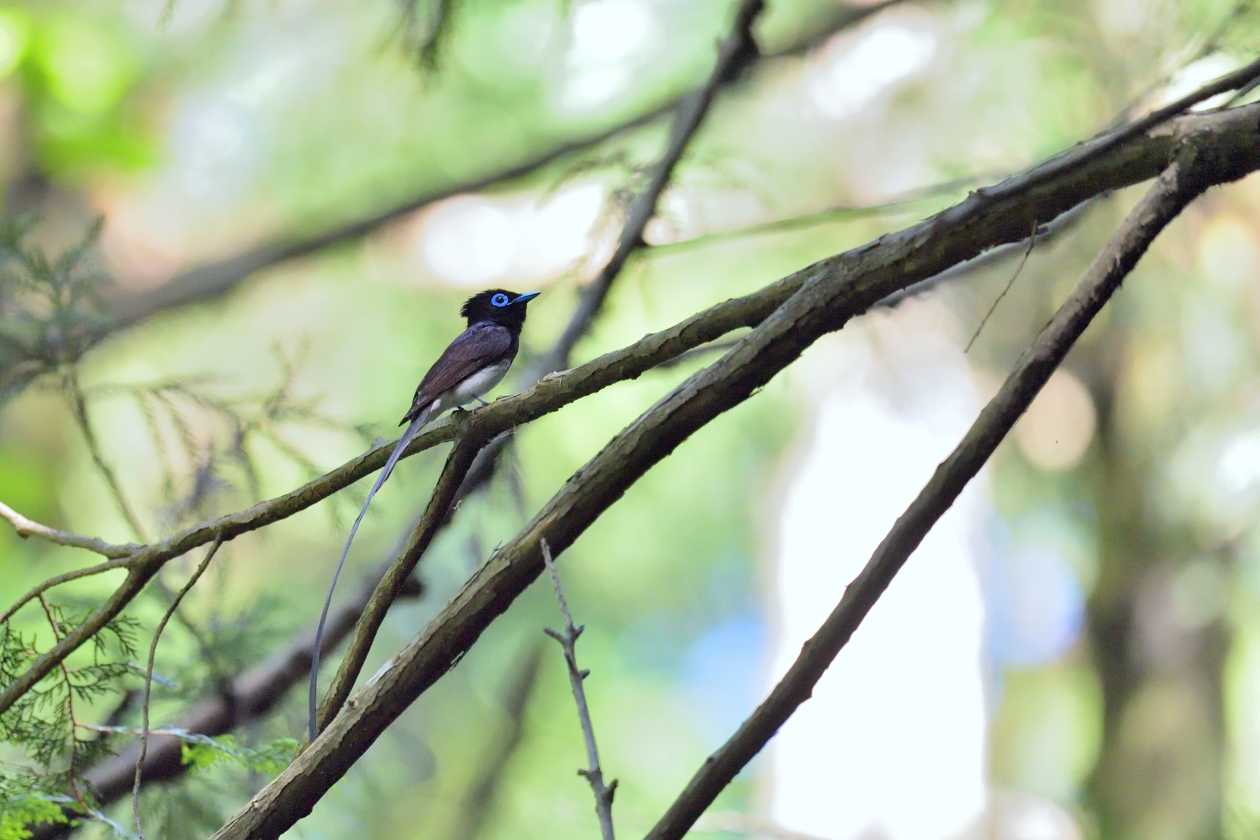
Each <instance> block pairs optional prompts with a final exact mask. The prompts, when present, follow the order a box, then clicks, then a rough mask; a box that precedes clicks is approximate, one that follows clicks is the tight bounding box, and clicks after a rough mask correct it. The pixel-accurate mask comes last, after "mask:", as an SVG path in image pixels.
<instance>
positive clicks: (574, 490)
mask: <svg viewBox="0 0 1260 840" xmlns="http://www.w3.org/2000/svg"><path fill="white" fill-rule="evenodd" d="M1258 128H1260V108H1254V107H1248V108H1240V109H1238V110H1236V111H1233V112H1230V113H1226V114H1219V115H1212V116H1194V117H1188V118H1185V119H1184V120H1182V121H1180V123H1179V124H1178V125H1177V126H1174V127H1170V128H1168V129H1165V130H1163V131H1158V132H1155V133H1154V135H1153V136H1152V137H1150V139H1149V140H1148V143H1152V144H1157V143H1161V142H1162V143H1167V145H1165V146H1163V148H1164V149H1165V152H1166V156H1165V158H1164V159H1163V161H1162V165H1160V166H1159V167H1158V168H1157V169H1156V171H1155V172H1150V169H1149V168H1147V166H1148V164H1149V161H1146V162H1144V160H1145V156H1144V155H1143V154H1142V153H1141V152H1140V151H1139V150H1140V149H1149V147H1148V145H1147V143H1134V144H1120V145H1118V146H1113V147H1112V148H1110V149H1108V150H1107V151H1106V152H1105V153H1100V154H1098V155H1097V156H1095V157H1093V158H1086V159H1085V163H1084V164H1083V165H1081V166H1079V167H1077V166H1074V165H1073V161H1075V160H1076V159H1077V157H1076V156H1077V155H1078V154H1089V149H1090V144H1085V145H1084V146H1082V147H1078V149H1080V150H1083V151H1073V152H1069V153H1065V154H1063V155H1059V156H1057V157H1056V158H1054V159H1052V160H1051V161H1048V162H1047V163H1044V164H1041V165H1039V166H1037V167H1034V168H1033V169H1031V170H1029V171H1028V172H1026V173H1024V174H1022V175H1019V176H1016V177H1015V178H1012V179H1009V180H1008V181H1007V182H1004V183H1003V184H1001V185H998V186H997V187H995V188H993V189H992V190H987V191H983V193H981V192H977V193H975V194H973V195H972V196H970V197H969V198H968V199H967V200H965V201H964V202H962V203H961V204H959V205H957V206H955V207H953V208H950V209H949V210H946V211H944V212H942V213H940V214H938V215H936V216H934V217H933V218H931V219H928V220H925V221H924V222H922V223H920V224H918V225H915V226H913V227H911V228H909V229H908V230H906V231H903V232H901V233H898V234H894V235H891V236H885V237H882V238H881V239H880V240H877V241H876V242H874V243H871V244H868V245H865V246H862V247H860V248H857V249H854V250H853V251H850V252H847V253H845V254H841V255H838V256H835V257H831V258H828V259H826V260H822V261H821V262H819V263H816V264H815V265H813V266H811V267H810V268H808V269H806V270H804V271H803V272H798V274H796V275H793V276H792V278H787V279H785V280H782V281H780V282H779V283H776V284H774V285H773V286H771V287H768V288H767V289H766V290H763V292H762V293H759V294H765V295H772V294H773V295H778V294H782V293H783V292H784V289H785V287H788V288H789V289H792V290H794V293H793V294H791V296H790V298H789V299H787V300H786V302H785V303H783V304H782V305H781V306H779V307H778V308H777V309H776V310H775V311H774V313H773V314H772V315H771V316H769V317H767V318H766V319H765V320H764V321H763V322H762V323H761V324H760V325H758V326H757V327H756V328H755V329H754V330H753V331H752V332H751V333H749V335H748V336H747V337H745V338H744V339H742V340H741V341H740V342H739V344H738V345H736V347H734V348H733V349H732V350H731V351H730V352H728V353H727V354H726V355H725V356H724V357H723V358H722V359H720V360H719V361H717V362H716V363H714V364H713V365H711V366H709V367H708V368H706V369H704V370H702V371H700V372H699V373H697V374H695V375H694V376H692V377H691V378H689V379H688V380H687V381H686V382H684V383H683V384H682V385H680V386H679V387H678V388H677V389H675V390H674V391H673V392H672V393H671V394H669V395H668V396H667V397H665V398H664V399H662V400H661V401H660V402H658V403H657V404H656V405H655V406H653V407H652V408H651V409H650V410H649V411H648V412H647V413H645V414H644V415H643V416H641V417H640V418H639V419H638V420H636V421H635V422H634V423H632V424H631V425H630V426H629V427H627V428H626V429H625V430H623V431H622V432H621V433H619V434H618V435H617V436H616V437H615V438H613V440H612V441H610V442H609V444H608V445H607V446H606V447H605V448H604V449H603V450H602V451H601V452H600V453H599V454H598V455H596V456H595V457H594V458H593V459H592V460H591V461H590V462H588V463H587V464H586V466H584V467H583V468H582V469H581V470H579V471H578V472H577V473H576V474H574V476H573V477H572V478H570V479H569V481H568V482H567V483H566V484H565V486H564V487H563V488H562V489H561V490H560V492H559V493H557V494H556V495H555V496H554V497H553V498H552V499H551V501H550V502H548V503H547V505H546V506H545V507H544V508H543V509H542V510H541V511H540V512H539V513H538V514H537V515H536V516H535V517H534V519H533V520H532V521H531V522H530V523H529V524H528V525H527V526H526V527H525V528H524V529H523V530H522V531H521V532H520V533H519V534H518V535H517V536H516V537H515V538H513V539H512V540H511V541H509V542H508V543H507V544H505V545H504V546H503V547H502V548H500V549H499V550H498V551H496V552H495V554H494V555H493V556H492V557H491V558H490V559H489V561H487V563H486V564H485V565H484V566H483V567H482V568H481V569H480V570H479V571H478V572H477V573H476V574H475V575H474V576H473V578H472V579H471V580H470V581H469V582H468V583H467V584H466V585H465V586H464V588H463V589H462V590H461V591H460V592H459V593H458V594H457V595H456V596H455V598H453V599H452V601H451V602H450V603H449V604H448V605H447V606H446V607H445V608H444V609H443V610H442V612H441V613H439V614H438V615H437V616H436V617H435V618H434V620H433V621H432V622H431V623H430V624H429V626H428V627H427V628H426V629H425V630H424V631H423V632H422V633H421V634H419V635H418V636H417V637H416V638H415V639H413V640H412V641H411V642H410V643H408V644H407V645H406V646H405V647H404V648H403V649H402V650H401V651H400V652H399V653H398V654H396V655H395V656H394V657H393V658H391V660H390V661H389V662H388V663H387V664H386V666H385V667H384V668H382V670H381V671H380V672H379V673H378V674H377V676H376V677H375V678H374V679H373V681H372V682H370V683H369V684H368V685H366V686H365V687H364V688H363V689H362V690H360V691H359V692H358V693H357V694H355V695H353V696H352V697H351V698H350V700H349V701H348V702H347V704H346V706H345V707H344V708H343V709H342V711H341V712H340V713H339V714H338V715H337V716H336V717H335V718H334V719H333V720H332V721H331V722H330V723H329V725H328V727H327V728H326V729H325V730H324V732H323V734H321V736H320V737H319V738H318V739H317V740H316V741H315V742H314V743H313V744H312V745H311V746H310V747H309V748H308V749H307V750H306V751H305V752H303V753H302V754H301V755H300V756H298V758H297V760H295V761H294V763H293V764H292V765H290V766H289V767H288V768H286V769H285V770H284V772H282V773H281V774H280V776H279V777H277V778H276V779H275V780H273V781H272V782H271V784H269V785H268V786H267V787H266V788H264V789H263V790H262V791H260V792H259V794H258V795H257V796H256V797H255V798H254V799H253V801H252V802H251V803H249V805H247V806H246V807H245V808H244V809H243V810H242V811H240V812H239V813H238V814H237V815H236V816H235V817H233V819H232V820H231V821H229V822H228V824H227V825H225V826H224V828H223V829H221V830H220V831H219V832H218V833H217V834H216V835H215V837H216V838H218V839H219V840H229V838H234V839H238V840H244V838H260V839H261V838H273V837H277V836H279V834H280V833H281V832H283V831H284V830H286V829H287V828H288V827H289V826H291V825H293V824H294V823H295V822H296V821H297V820H298V819H300V818H301V817H302V816H304V815H305V814H307V813H309V812H310V809H311V808H312V807H313V806H314V804H315V803H316V802H317V801H318V800H319V799H320V798H321V797H322V796H323V794H324V793H325V792H326V791H327V790H328V789H329V787H331V785H332V784H333V783H334V782H335V781H336V780H337V779H338V778H340V777H341V776H342V775H344V774H345V772H346V771H347V770H348V769H349V768H350V767H351V766H353V764H354V763H355V761H357V760H358V758H359V757H360V756H361V755H362V754H363V752H364V751H366V750H367V748H368V747H369V746H370V745H371V744H372V743H373V741H374V740H375V739H376V738H377V737H379V735H380V734H381V733H382V732H383V731H384V730H385V728H386V727H387V726H388V725H389V724H390V723H391V722H392V721H393V720H394V719H395V718H396V717H397V716H398V715H399V714H401V713H402V711H403V710H404V709H406V708H407V706H408V705H409V704H410V703H411V702H413V701H414V700H415V698H416V697H418V696H419V695H420V694H421V693H422V692H423V691H425V690H426V689H427V688H428V687H429V686H431V685H432V684H433V683H434V682H436V681H437V679H439V678H440V677H441V676H442V675H443V674H445V673H446V672H447V671H448V670H450V669H451V668H452V667H453V666H454V664H455V663H456V662H458V661H459V659H460V658H461V657H462V656H463V655H464V654H465V653H466V652H467V651H468V649H469V648H470V647H471V646H472V644H474V643H475V642H476V640H477V638H478V637H479V636H480V634H481V633H482V632H484V631H485V629H486V628H487V627H488V626H489V624H490V623H491V622H492V621H493V620H494V619H495V618H496V617H498V616H499V615H500V614H502V612H503V611H505V610H506V609H507V608H508V606H509V605H510V604H511V603H512V601H513V600H514V599H515V598H516V597H518V596H519V595H520V593H521V592H523V591H524V589H525V588H526V587H527V586H528V585H529V584H530V583H531V582H532V581H533V580H535V579H536V578H537V576H538V575H539V574H540V573H541V571H542V568H543V565H542V558H541V554H540V552H539V550H538V545H539V541H540V540H542V539H546V540H547V541H548V543H549V544H550V545H551V546H552V548H553V550H555V551H557V552H560V551H563V550H564V549H565V548H567V547H568V546H569V545H571V544H572V543H573V541H574V540H576V539H577V537H578V536H580V534H581V533H582V532H583V531H584V530H585V529H586V528H587V527H589V525H590V524H591V523H592V522H594V521H595V520H596V519H597V518H598V517H599V516H600V515H601V514H602V513H603V512H604V511H605V510H607V508H608V507H609V506H610V505H612V504H613V503H614V502H615V501H616V500H617V499H618V498H620V496H621V494H622V493H624V492H625V490H626V489H627V488H628V487H629V486H630V485H631V484H633V483H634V482H635V481H636V480H638V478H639V477H641V476H642V475H643V474H644V473H645V472H646V471H647V470H648V469H650V468H651V467H652V466H653V465H655V464H656V463H657V462H659V461H660V460H661V459H663V458H665V457H666V456H668V455H669V454H670V453H671V452H672V451H673V450H674V448H676V447H677V446H678V445H679V444H680V443H681V442H682V441H683V440H685V439H686V438H687V437H688V436H689V435H690V434H691V433H692V432H694V431H695V430H697V429H699V428H700V427H702V426H703V425H705V424H706V423H708V422H709V421H710V420H712V419H713V418H715V417H716V416H718V415H719V414H721V413H723V412H724V411H726V410H727V409H729V408H731V407H733V406H735V405H738V404H739V403H741V402H742V401H743V400H745V399H747V398H748V396H750V395H751V394H752V393H753V392H754V391H755V390H757V389H758V388H760V387H761V386H763V385H764V384H765V383H766V382H768V381H769V380H770V379H771V378H772V377H773V376H774V375H775V374H776V373H777V372H778V371H779V370H781V369H782V368H784V367H785V366H787V365H788V364H790V363H791V362H792V361H793V360H794V359H795V358H796V357H797V356H798V355H799V354H800V353H801V352H802V351H803V350H804V349H805V348H806V347H808V346H809V345H810V344H811V343H812V342H813V341H815V340H816V339H817V338H818V337H820V336H821V335H823V334H825V333H827V332H830V331H833V330H836V329H839V328H840V327H841V326H843V325H844V324H845V323H846V322H847V321H848V320H849V319H850V318H852V317H853V316H855V315H857V314H860V313H861V312H864V311H865V310H866V309H868V308H869V307H870V306H872V305H873V304H875V303H876V302H878V301H879V300H880V299H882V298H884V297H886V296H888V295H890V294H892V293H894V292H896V291H898V290H899V289H903V288H907V287H909V286H910V285H913V284H914V283H917V282H920V281H922V280H924V279H926V278H928V277H931V276H933V275H934V274H936V273H939V272H940V271H942V270H944V269H946V268H948V267H949V266H951V265H953V264H955V263H957V262H960V261H962V260H965V259H968V258H971V257H974V256H975V255H976V254H978V253H979V252H981V251H982V250H984V249H985V248H988V247H992V246H993V245H996V244H1001V243H1005V242H1012V241H1017V240H1019V239H1022V238H1023V237H1025V236H1027V231H1028V230H1029V229H1030V227H1031V225H1032V224H1033V223H1034V222H1035V221H1036V220H1038V219H1052V218H1054V217H1055V216H1057V215H1058V214H1059V213H1061V212H1063V211H1065V210H1067V209H1069V208H1070V207H1072V206H1074V205H1075V204H1078V203H1080V201H1083V200H1085V199H1086V198H1088V197H1090V196H1092V195H1095V194H1097V193H1099V192H1101V191H1104V190H1107V189H1113V188H1115V187H1117V186H1120V185H1122V184H1124V183H1134V182H1135V181H1136V180H1144V178H1143V179H1138V178H1136V175H1137V173H1138V172H1139V171H1145V172H1147V173H1149V174H1148V177H1151V176H1153V175H1155V174H1158V172H1160V171H1162V170H1163V169H1164V168H1166V167H1167V166H1168V165H1169V163H1170V162H1171V158H1172V157H1173V156H1174V155H1175V154H1176V153H1179V152H1182V151H1183V150H1184V149H1189V150H1191V151H1193V153H1194V154H1196V155H1198V156H1199V160H1200V165H1201V169H1197V170H1196V171H1199V172H1203V173H1210V176H1211V178H1212V179H1213V182H1217V183H1223V182H1225V181H1229V180H1233V179H1236V178H1239V177H1241V176H1242V175H1244V174H1246V173H1247V172H1249V171H1252V170H1253V169H1255V168H1257V167H1260V144H1257V143H1256V142H1255V141H1256V138H1257V133H1258V132H1257V129H1258ZM1104 162H1110V164H1111V166H1110V167H1108V166H1103V163H1104ZM1051 169H1057V170H1058V173H1059V174H1058V177H1054V178H1048V177H1046V172H1047V171H1049V170H1051ZM1204 177H1207V176H1206V175H1205V176H1204ZM1128 179H1134V180H1128ZM1021 185H1022V186H1021ZM749 299H750V298H746V299H744V300H749ZM543 384H545V383H543ZM489 413H490V409H486V410H483V411H480V412H474V413H473V414H472V415H470V416H469V417H468V418H467V419H466V420H465V422H466V423H470V424H476V423H480V422H484V417H483V415H489Z"/></svg>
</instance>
